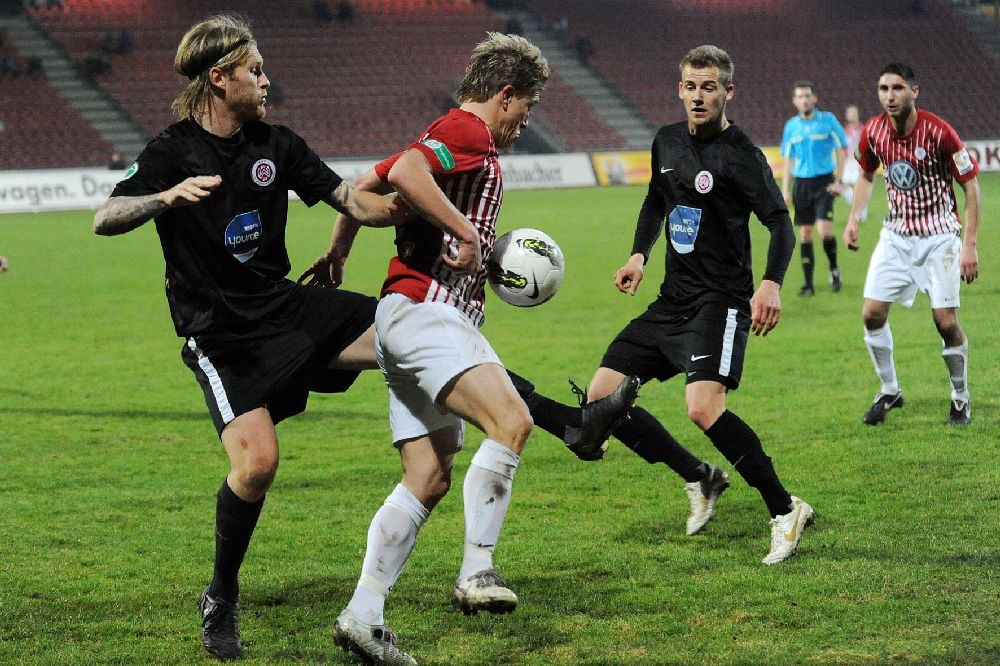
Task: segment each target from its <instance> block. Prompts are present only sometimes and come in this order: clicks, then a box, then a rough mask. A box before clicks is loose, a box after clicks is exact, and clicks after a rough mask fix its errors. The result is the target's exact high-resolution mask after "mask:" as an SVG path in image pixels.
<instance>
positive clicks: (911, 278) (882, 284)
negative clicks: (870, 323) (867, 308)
mask: <svg viewBox="0 0 1000 666" xmlns="http://www.w3.org/2000/svg"><path fill="white" fill-rule="evenodd" d="M961 250H962V239H961V238H959V237H958V236H956V235H955V234H939V235H937V236H903V235H900V234H897V233H894V232H892V231H889V230H888V229H886V228H884V227H883V228H882V233H881V234H879V240H878V245H876V246H875V251H874V252H872V258H871V262H870V263H869V264H868V277H867V278H866V279H865V298H870V299H872V300H876V301H882V302H883V303H902V304H903V305H905V306H906V307H910V306H912V305H913V300H914V298H915V297H916V295H917V290H918V289H919V290H920V291H922V292H924V293H925V294H927V296H928V298H929V299H930V301H931V307H932V308H934V309H937V308H957V307H958V306H959V297H958V292H959V287H960V286H961V284H962V276H961V271H960V267H959V262H958V257H959V253H960V252H961Z"/></svg>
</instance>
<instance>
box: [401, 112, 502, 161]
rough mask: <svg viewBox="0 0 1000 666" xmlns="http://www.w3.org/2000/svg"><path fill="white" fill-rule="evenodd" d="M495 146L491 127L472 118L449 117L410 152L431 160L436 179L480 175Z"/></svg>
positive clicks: (431, 129)
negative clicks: (457, 174) (467, 174)
mask: <svg viewBox="0 0 1000 666" xmlns="http://www.w3.org/2000/svg"><path fill="white" fill-rule="evenodd" d="M492 145H493V142H492V136H491V134H490V130H489V127H487V126H486V124H485V123H484V122H483V121H482V120H480V119H479V118H476V117H475V116H473V115H472V114H469V113H462V114H461V115H459V114H454V113H453V114H449V115H447V116H444V117H443V118H441V119H440V120H439V121H437V122H436V123H434V124H433V125H431V126H430V127H429V128H428V129H427V133H426V134H425V135H424V137H423V138H422V139H421V140H420V141H417V142H416V143H414V144H411V145H410V148H416V149H417V150H419V151H420V152H422V153H423V154H424V157H426V158H427V163H428V164H430V165H431V171H432V172H433V173H434V174H435V175H439V174H454V173H462V172H465V171H480V170H482V168H483V165H484V164H485V163H486V159H487V157H488V156H489V153H490V149H491V147H492Z"/></svg>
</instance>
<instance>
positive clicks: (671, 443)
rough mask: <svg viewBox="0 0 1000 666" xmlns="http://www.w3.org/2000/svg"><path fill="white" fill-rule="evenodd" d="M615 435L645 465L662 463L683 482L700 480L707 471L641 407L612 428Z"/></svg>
mask: <svg viewBox="0 0 1000 666" xmlns="http://www.w3.org/2000/svg"><path fill="white" fill-rule="evenodd" d="M614 436H615V437H617V438H618V439H620V440H621V442H622V443H623V444H624V445H625V446H627V447H628V448H630V449H632V450H633V451H635V453H636V455H638V456H639V457H640V458H642V459H643V460H645V461H646V462H648V463H650V464H652V463H658V462H661V463H664V464H666V465H667V467H669V468H670V469H672V470H674V471H675V472H677V474H679V475H680V476H681V477H682V478H683V479H684V480H685V481H688V482H690V481H700V480H701V479H703V478H704V477H705V473H706V472H707V470H708V467H707V466H706V465H704V463H702V461H701V460H698V458H696V457H695V456H694V455H693V454H692V453H691V452H690V451H688V450H687V449H685V448H684V447H683V446H681V443H680V442H678V441H677V440H676V439H674V437H673V435H671V434H670V433H669V432H667V429H666V428H664V427H663V425H662V424H661V423H660V422H659V421H657V420H656V418H655V417H654V416H653V415H652V414H650V413H649V412H647V411H646V410H645V409H643V408H642V407H633V408H632V409H631V411H629V417H628V418H627V419H625V420H624V421H622V422H621V424H619V425H618V427H617V428H615V430H614Z"/></svg>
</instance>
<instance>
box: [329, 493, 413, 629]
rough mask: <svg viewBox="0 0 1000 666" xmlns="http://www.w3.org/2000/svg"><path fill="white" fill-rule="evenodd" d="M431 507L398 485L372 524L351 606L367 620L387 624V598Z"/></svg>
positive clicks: (367, 622) (361, 617) (359, 616)
mask: <svg viewBox="0 0 1000 666" xmlns="http://www.w3.org/2000/svg"><path fill="white" fill-rule="evenodd" d="M428 516H430V511H428V510H427V508H426V507H425V506H424V505H423V504H421V503H420V500H418V499H417V498H416V497H414V496H413V493H411V492H410V491H409V490H407V489H406V488H405V487H404V486H403V484H399V485H397V486H396V487H395V488H394V489H393V491H392V492H391V493H389V496H388V497H387V498H386V500H385V504H383V505H382V506H381V507H380V508H379V510H378V511H376V512H375V517H374V518H372V522H371V525H370V526H369V527H368V546H367V549H366V550H365V560H364V563H363V564H362V565H361V578H359V579H358V585H357V587H356V588H355V589H354V596H353V597H351V601H350V602H349V603H348V604H347V608H348V609H349V610H350V611H351V612H352V613H354V615H355V617H357V618H358V619H359V620H360V621H361V622H364V623H365V624H385V598H386V596H388V594H389V590H391V589H392V586H393V585H395V584H396V580H397V579H398V578H399V574H400V573H402V571H403V567H404V566H405V565H406V561H407V560H408V559H409V558H410V553H411V552H413V546H414V544H415V543H416V542H417V533H418V532H420V528H421V527H422V526H423V524H424V523H425V522H427V517H428Z"/></svg>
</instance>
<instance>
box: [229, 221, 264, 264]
mask: <svg viewBox="0 0 1000 666" xmlns="http://www.w3.org/2000/svg"><path fill="white" fill-rule="evenodd" d="M262 234H263V227H262V226H261V223H260V214H259V213H258V212H257V211H255V210H252V211H250V212H248V213H240V214H239V215H237V216H236V217H234V218H233V219H232V220H230V222H229V224H228V225H227V226H226V237H225V243H226V249H227V250H229V252H230V253H231V254H232V255H233V256H234V257H236V260H237V261H239V262H240V263H246V262H247V261H250V258H251V257H253V255H254V254H256V253H257V250H258V249H260V239H261V236H262Z"/></svg>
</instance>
